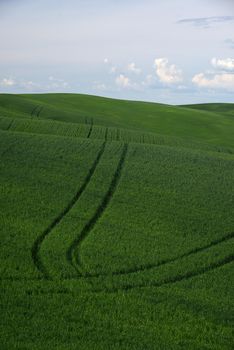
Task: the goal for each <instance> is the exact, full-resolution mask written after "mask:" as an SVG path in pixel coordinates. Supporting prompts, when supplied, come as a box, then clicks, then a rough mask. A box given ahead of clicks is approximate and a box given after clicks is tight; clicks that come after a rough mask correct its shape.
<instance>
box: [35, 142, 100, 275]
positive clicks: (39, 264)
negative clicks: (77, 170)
mask: <svg viewBox="0 0 234 350" xmlns="http://www.w3.org/2000/svg"><path fill="white" fill-rule="evenodd" d="M105 145H106V142H104V143H103V144H102V146H101V149H100V151H99V152H98V155H97V157H96V159H95V160H94V162H93V164H92V166H91V168H90V170H89V172H88V175H87V176H86V178H85V180H84V183H83V185H82V186H81V187H80V189H79V190H78V191H77V193H76V194H75V195H74V197H73V198H72V199H71V201H70V202H69V203H68V205H67V206H66V207H65V208H64V209H63V211H62V212H61V213H60V214H59V215H58V216H57V217H56V218H55V219H54V220H53V221H52V222H51V223H50V225H49V226H48V227H47V228H46V229H45V230H44V231H43V232H42V234H41V235H40V236H38V237H37V238H36V240H35V241H34V243H33V246H32V248H31V255H32V260H33V263H34V265H35V266H36V268H37V269H38V271H40V272H41V273H42V274H43V276H44V277H45V278H47V279H49V278H50V276H49V273H48V272H47V270H46V267H45V266H44V264H43V262H42V260H41V257H40V248H41V245H42V243H43V241H44V240H45V238H46V237H47V236H48V235H49V234H50V232H51V231H52V230H53V229H54V228H55V227H56V226H57V225H58V224H59V223H60V221H61V220H62V219H63V218H64V216H65V215H66V214H67V213H68V212H69V211H70V210H71V209H72V208H73V206H74V205H75V204H76V203H77V201H78V200H79V198H80V196H81V195H82V193H83V192H84V191H85V189H86V187H87V185H88V184H89V182H90V180H91V178H92V176H93V174H94V172H95V169H96V167H97V165H98V163H99V161H100V159H101V156H102V154H103V153H104V150H105Z"/></svg>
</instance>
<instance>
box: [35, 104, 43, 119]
mask: <svg viewBox="0 0 234 350" xmlns="http://www.w3.org/2000/svg"><path fill="white" fill-rule="evenodd" d="M43 109H44V107H43V106H41V107H40V108H39V110H38V111H37V114H36V117H37V118H39V116H40V114H41V112H42V110H43Z"/></svg>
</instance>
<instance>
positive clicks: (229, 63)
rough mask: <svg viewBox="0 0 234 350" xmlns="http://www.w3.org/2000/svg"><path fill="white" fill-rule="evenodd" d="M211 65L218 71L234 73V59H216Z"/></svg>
mask: <svg viewBox="0 0 234 350" xmlns="http://www.w3.org/2000/svg"><path fill="white" fill-rule="evenodd" d="M211 64H212V66H213V67H215V68H218V69H223V70H227V71H234V58H223V59H217V58H215V57H214V58H212V60H211Z"/></svg>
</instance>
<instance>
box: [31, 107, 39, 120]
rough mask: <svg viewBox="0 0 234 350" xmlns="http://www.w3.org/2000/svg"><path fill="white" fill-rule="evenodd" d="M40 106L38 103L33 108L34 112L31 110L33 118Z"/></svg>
mask: <svg viewBox="0 0 234 350" xmlns="http://www.w3.org/2000/svg"><path fill="white" fill-rule="evenodd" d="M39 107H40V106H39V105H37V106H36V107H34V108H33V110H32V112H31V118H33V117H34V116H35V113H36V111H37V109H38V108H39Z"/></svg>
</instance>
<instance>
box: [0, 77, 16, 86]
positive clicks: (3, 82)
mask: <svg viewBox="0 0 234 350" xmlns="http://www.w3.org/2000/svg"><path fill="white" fill-rule="evenodd" d="M15 84H16V82H15V80H13V79H12V78H3V79H2V80H1V82H0V85H1V86H5V87H11V86H14V85H15Z"/></svg>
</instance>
